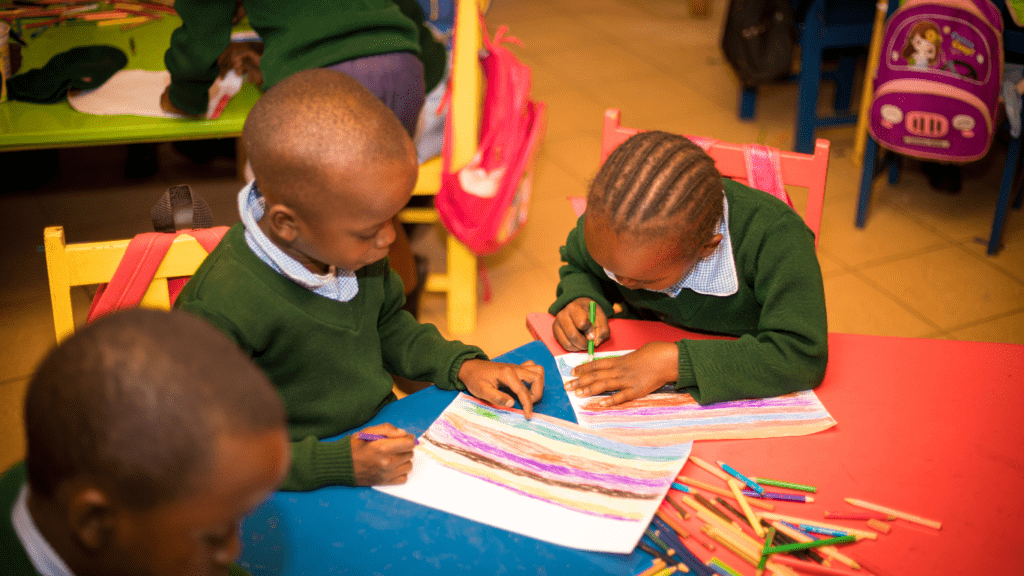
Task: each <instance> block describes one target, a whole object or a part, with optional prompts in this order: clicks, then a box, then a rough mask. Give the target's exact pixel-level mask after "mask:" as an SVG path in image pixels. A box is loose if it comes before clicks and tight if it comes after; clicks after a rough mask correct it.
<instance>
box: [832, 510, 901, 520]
mask: <svg viewBox="0 0 1024 576" xmlns="http://www.w3.org/2000/svg"><path fill="white" fill-rule="evenodd" d="M825 518H827V519H829V520H871V519H872V518H874V519H875V520H886V521H892V520H895V519H896V517H895V516H893V515H892V514H882V513H881V512H825Z"/></svg>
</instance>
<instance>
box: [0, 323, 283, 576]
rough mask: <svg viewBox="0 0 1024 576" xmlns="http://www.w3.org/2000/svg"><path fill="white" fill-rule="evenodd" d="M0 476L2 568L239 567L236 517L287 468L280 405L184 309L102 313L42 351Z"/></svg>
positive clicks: (112, 571) (235, 352) (189, 570)
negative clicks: (13, 451)
mask: <svg viewBox="0 0 1024 576" xmlns="http://www.w3.org/2000/svg"><path fill="white" fill-rule="evenodd" d="M25 436H26V439H27V445H28V448H27V451H26V456H25V462H23V463H18V464H16V465H14V466H13V467H12V468H11V469H10V470H8V471H7V472H6V473H4V474H3V476H2V477H0V511H2V512H3V513H2V514H0V558H2V559H3V561H2V564H3V570H2V572H3V573H4V574H5V576H38V575H43V574H45V575H49V576H55V575H58V574H60V575H78V576H114V575H121V574H125V575H128V574H150V575H153V576H162V575H166V576H171V575H174V576H180V575H183V574H189V575H195V576H207V575H213V574H234V575H238V574H247V572H245V571H244V570H242V569H241V568H240V567H238V566H237V565H234V564H233V562H234V560H235V558H236V557H237V556H238V553H239V550H240V542H239V538H240V534H239V522H240V521H241V519H242V518H244V517H245V516H246V515H248V514H249V513H250V512H251V511H252V509H253V508H254V507H255V506H256V505H257V504H259V503H260V502H261V501H262V500H263V499H264V498H266V497H267V496H268V495H269V494H270V492H271V491H273V490H274V488H275V487H276V486H277V485H278V484H279V483H280V482H281V480H283V479H284V476H285V474H286V473H287V471H288V458H289V456H288V448H289V447H288V432H287V426H286V421H285V413H284V406H282V404H281V399H280V398H279V397H278V395H277V393H276V392H275V391H274V388H273V386H271V384H270V382H269V381H268V380H267V377H266V376H264V375H263V373H262V372H261V371H260V369H259V368H257V367H256V365H255V364H253V362H252V361H251V360H250V359H249V358H248V357H247V356H246V355H245V354H244V353H242V351H241V350H239V349H238V347H237V346H235V345H234V343H233V342H231V340H229V339H228V338H226V337H225V336H224V335H223V334H221V333H220V332H218V331H217V330H216V329H215V328H213V327H212V326H210V325H208V324H207V323H205V322H203V321H202V320H199V319H198V318H194V317H192V316H191V315H189V314H186V313H184V312H162V311H156V310H144V309H132V310H125V311H121V312H117V313H114V314H110V315H108V316H105V317H103V318H100V319H99V320H97V321H96V322H94V323H92V324H90V325H88V326H86V327H84V328H83V329H82V330H79V331H78V332H77V333H76V334H75V335H74V336H72V337H70V338H68V339H67V340H65V341H64V342H62V343H61V344H60V345H59V346H57V347H56V348H55V349H54V350H52V351H51V352H50V353H49V354H48V355H47V357H46V358H45V359H44V360H43V362H42V363H41V364H40V366H39V368H38V370H36V373H35V375H34V376H33V378H32V381H31V382H30V383H29V387H28V392H27V394H26V397H25Z"/></svg>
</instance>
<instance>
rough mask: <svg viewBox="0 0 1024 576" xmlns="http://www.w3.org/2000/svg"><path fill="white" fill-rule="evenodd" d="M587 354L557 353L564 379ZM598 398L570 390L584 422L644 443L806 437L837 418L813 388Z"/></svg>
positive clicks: (663, 391)
mask: <svg viewBox="0 0 1024 576" xmlns="http://www.w3.org/2000/svg"><path fill="white" fill-rule="evenodd" d="M628 352H629V351H619V352H607V353H599V354H596V355H595V357H596V358H601V357H606V356H621V355H623V354H626V353H628ZM587 359H588V356H587V354H583V353H579V352H577V353H571V354H562V355H560V356H556V357H555V362H556V364H558V371H559V372H560V373H561V375H562V381H563V382H568V381H569V380H572V379H573V376H572V374H571V371H572V369H573V368H575V367H576V366H579V365H580V364H583V363H584V362H586V361H587ZM600 398H601V396H595V397H591V398H578V397H577V396H576V395H575V394H569V402H570V403H571V404H572V409H573V411H574V412H575V413H576V420H577V421H578V422H579V423H580V425H581V426H584V427H586V428H591V429H595V430H601V431H604V432H609V433H611V434H613V435H615V436H616V437H620V438H622V439H623V440H624V441H626V442H630V443H635V444H641V445H646V446H671V445H673V444H678V443H683V442H689V441H691V440H712V439H718V440H724V439H734V438H772V437H776V436H802V435H804V434H813V433H815V432H820V431H822V430H825V429H827V428H830V427H832V426H834V425H835V423H836V421H835V420H834V419H833V418H832V416H831V415H830V414H829V413H828V410H826V409H825V406H824V405H822V403H821V401H820V400H818V396H817V395H816V394H815V393H814V392H813V391H810V390H808V391H804V392H794V393H792V394H785V395H783V396H777V397H774V398H758V399H751V400H736V401H732V402H719V403H717V404H711V405H709V406H701V405H699V404H697V402H696V401H695V400H694V399H693V397H692V396H690V395H689V394H687V393H685V392H678V391H676V390H675V389H674V388H673V387H671V386H666V387H664V388H662V389H661V390H658V391H656V392H654V393H652V394H648V395H647V396H645V397H643V398H637V399H636V400H630V401H629V402H623V403H622V404H619V405H617V406H611V407H608V408H604V407H600V406H598V405H597V402H598V400H599V399H600Z"/></svg>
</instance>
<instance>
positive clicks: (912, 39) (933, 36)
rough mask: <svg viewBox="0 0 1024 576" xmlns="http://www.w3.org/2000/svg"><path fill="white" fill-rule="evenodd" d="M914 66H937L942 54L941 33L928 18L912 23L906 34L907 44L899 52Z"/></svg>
mask: <svg viewBox="0 0 1024 576" xmlns="http://www.w3.org/2000/svg"><path fill="white" fill-rule="evenodd" d="M901 54H902V56H903V58H904V59H905V60H906V61H907V64H909V65H910V66H913V67H914V68H937V67H938V66H939V60H940V56H941V55H942V33H941V32H939V27H938V26H936V25H935V23H934V22H932V21H930V20H921V21H920V22H917V23H916V24H914V27H913V28H911V30H910V33H909V34H907V45H906V46H904V47H903V52H902V53H901Z"/></svg>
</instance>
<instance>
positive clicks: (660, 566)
mask: <svg viewBox="0 0 1024 576" xmlns="http://www.w3.org/2000/svg"><path fill="white" fill-rule="evenodd" d="M665 566H666V564H665V561H664V560H662V559H661V558H655V559H654V563H653V564H651V566H650V568H648V569H647V570H644V571H643V572H641V573H639V574H637V575H636V576H653V575H654V574H657V573H658V572H661V571H662V570H664V569H665Z"/></svg>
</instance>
